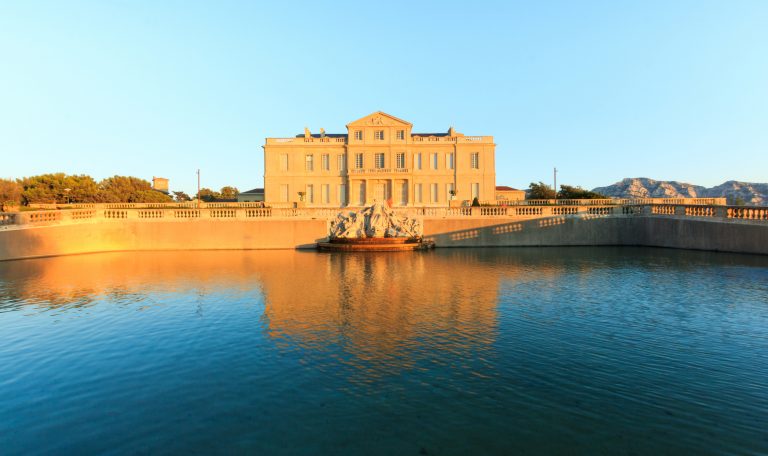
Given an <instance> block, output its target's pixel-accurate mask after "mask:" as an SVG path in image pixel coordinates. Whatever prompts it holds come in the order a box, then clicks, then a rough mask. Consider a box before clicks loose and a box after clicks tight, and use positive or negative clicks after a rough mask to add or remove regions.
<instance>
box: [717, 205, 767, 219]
mask: <svg viewBox="0 0 768 456" xmlns="http://www.w3.org/2000/svg"><path fill="white" fill-rule="evenodd" d="M726 217H727V218H733V219H744V220H768V207H729V208H728V211H727V215H726Z"/></svg>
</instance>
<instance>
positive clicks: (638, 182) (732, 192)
mask: <svg viewBox="0 0 768 456" xmlns="http://www.w3.org/2000/svg"><path fill="white" fill-rule="evenodd" d="M592 191H594V192H597V193H602V194H603V195H606V196H610V197H614V198H726V199H727V201H728V204H735V203H736V202H737V200H739V199H741V201H744V203H745V204H750V205H765V204H768V184H758V183H753V182H739V181H727V182H724V183H722V184H720V185H717V186H715V187H711V188H706V187H702V186H701V185H692V184H687V183H685V182H677V181H657V180H653V179H648V178H646V177H628V178H626V179H622V180H621V181H619V182H616V183H615V184H613V185H609V186H607V187H597V188H595V189H593V190H592Z"/></svg>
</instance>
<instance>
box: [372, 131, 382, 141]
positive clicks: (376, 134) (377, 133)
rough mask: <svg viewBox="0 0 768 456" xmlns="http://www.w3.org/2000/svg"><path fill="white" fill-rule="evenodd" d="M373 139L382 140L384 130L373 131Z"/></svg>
mask: <svg viewBox="0 0 768 456" xmlns="http://www.w3.org/2000/svg"><path fill="white" fill-rule="evenodd" d="M373 139H375V140H378V141H383V140H384V130H376V131H374V132H373Z"/></svg>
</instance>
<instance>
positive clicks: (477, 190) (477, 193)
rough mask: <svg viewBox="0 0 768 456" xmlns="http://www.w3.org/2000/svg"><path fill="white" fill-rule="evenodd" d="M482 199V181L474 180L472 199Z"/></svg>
mask: <svg viewBox="0 0 768 456" xmlns="http://www.w3.org/2000/svg"><path fill="white" fill-rule="evenodd" d="M475 198H477V199H480V183H479V182H473V183H472V199H475Z"/></svg>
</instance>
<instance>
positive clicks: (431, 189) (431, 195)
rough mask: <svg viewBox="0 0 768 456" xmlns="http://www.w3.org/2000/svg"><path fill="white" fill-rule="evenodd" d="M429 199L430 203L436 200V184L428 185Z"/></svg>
mask: <svg viewBox="0 0 768 456" xmlns="http://www.w3.org/2000/svg"><path fill="white" fill-rule="evenodd" d="M429 201H430V202H432V203H436V202H437V184H432V185H430V186H429Z"/></svg>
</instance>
